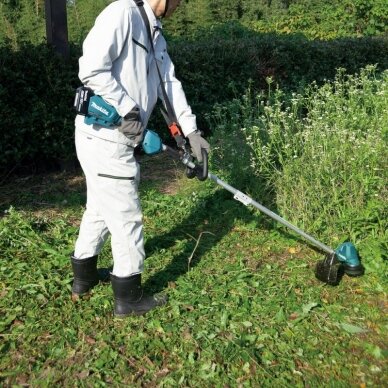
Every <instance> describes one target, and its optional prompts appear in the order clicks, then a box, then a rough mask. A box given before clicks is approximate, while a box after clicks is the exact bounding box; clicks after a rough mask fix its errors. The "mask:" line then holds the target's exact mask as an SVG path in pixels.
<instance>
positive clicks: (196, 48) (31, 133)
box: [0, 26, 388, 174]
mask: <svg viewBox="0 0 388 388" xmlns="http://www.w3.org/2000/svg"><path fill="white" fill-rule="evenodd" d="M71 52H72V55H71V58H70V59H69V60H68V61H64V60H62V59H61V58H60V57H59V56H57V55H56V54H54V53H53V52H52V51H51V50H50V49H49V48H47V47H46V46H45V45H39V46H32V45H24V46H22V47H20V49H19V50H18V51H14V50H13V49H12V48H11V47H10V46H7V45H4V46H2V47H0V106H1V128H2V129H1V131H2V136H1V138H0V173H1V174H4V173H6V172H8V171H9V170H10V169H11V168H14V166H15V165H16V166H18V165H27V164H34V165H39V166H41V165H42V163H43V164H45V165H46V166H47V165H50V164H52V163H56V162H57V161H58V160H63V159H72V158H74V156H75V149H74V144H73V131H74V125H73V122H74V112H73V109H72V105H73V96H74V90H75V88H76V87H77V86H78V85H79V81H78V78H77V73H78V57H79V54H80V47H78V46H75V47H72V50H71ZM387 52H388V39H387V38H385V37H380V38H377V37H376V38H359V39H338V40H333V41H310V40H307V39H306V38H305V37H303V36H300V35H294V36H289V35H287V36H282V35H271V34H258V33H252V32H247V31H245V30H243V29H241V28H240V27H236V26H234V27H230V26H229V27H228V29H221V30H218V31H212V33H211V34H208V35H207V36H206V38H204V39H202V40H199V39H194V40H191V41H187V40H173V41H171V43H170V54H171V56H172V58H173V59H174V62H175V66H176V71H177V75H178V77H179V78H180V79H181V80H182V82H183V85H184V88H185V90H186V94H187V97H188V100H189V102H190V104H191V105H192V108H193V110H194V112H195V113H196V114H197V117H198V122H199V126H200V127H201V128H204V129H206V127H207V120H206V115H207V114H209V112H211V110H212V107H213V105H214V104H215V103H220V102H223V101H227V100H230V99H232V98H235V97H236V96H238V95H240V94H242V93H243V92H244V91H245V90H246V87H247V85H248V84H249V83H251V84H253V85H254V87H255V88H256V89H267V85H266V79H268V77H272V78H273V79H274V81H275V82H276V83H278V84H279V85H280V86H282V87H283V88H286V89H287V90H289V91H292V90H296V89H297V88H299V87H300V86H301V85H303V84H306V83H309V82H311V81H313V80H316V81H318V82H323V81H324V79H332V78H333V77H334V75H335V73H336V69H337V68H338V67H343V68H345V69H347V71H348V72H349V73H355V72H357V71H358V70H359V69H360V68H362V67H365V66H366V65H367V64H378V69H380V70H383V69H386V68H388V57H387V55H386V53H387ZM160 126H163V127H164V123H163V120H162V119H161V118H160V116H159V115H157V114H156V115H154V118H153V119H152V122H151V123H150V125H149V127H150V128H160Z"/></svg>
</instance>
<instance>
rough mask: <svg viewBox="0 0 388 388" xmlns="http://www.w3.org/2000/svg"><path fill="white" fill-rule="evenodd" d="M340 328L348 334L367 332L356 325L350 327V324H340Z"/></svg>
mask: <svg viewBox="0 0 388 388" xmlns="http://www.w3.org/2000/svg"><path fill="white" fill-rule="evenodd" d="M340 326H341V328H342V329H344V330H345V331H346V332H347V333H350V334H358V333H365V332H366V331H367V330H366V329H364V328H362V327H360V326H356V325H351V324H350V323H343V322H342V323H340Z"/></svg>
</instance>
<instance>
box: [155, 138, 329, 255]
mask: <svg viewBox="0 0 388 388" xmlns="http://www.w3.org/2000/svg"><path fill="white" fill-rule="evenodd" d="M163 150H164V151H169V152H170V153H172V154H174V155H175V156H179V158H180V159H181V161H182V163H183V164H184V165H185V166H187V167H189V168H192V169H194V168H195V167H196V165H195V164H194V163H193V162H191V161H190V160H189V159H187V158H186V157H185V156H183V157H182V155H180V154H179V152H178V151H176V150H174V149H173V148H171V147H168V146H166V145H164V144H163ZM208 178H209V179H211V180H212V181H214V182H216V183H217V184H218V185H220V186H221V187H223V188H224V189H226V190H228V191H229V192H230V193H232V194H233V196H234V199H236V200H237V201H240V202H241V203H243V204H244V205H245V206H248V205H252V206H254V207H255V208H257V209H259V210H260V211H261V212H263V213H264V214H266V215H267V216H269V217H271V218H272V219H274V220H275V221H278V222H280V223H281V224H283V225H284V226H286V227H287V228H290V229H292V230H293V231H294V232H296V233H298V234H299V235H301V236H302V237H304V238H305V239H306V240H308V241H310V242H311V243H312V244H313V245H315V246H317V247H318V248H321V249H322V250H323V251H325V252H327V253H329V254H335V251H334V249H332V248H330V247H329V246H327V245H325V244H323V243H321V242H320V241H318V240H316V239H315V238H314V237H312V236H310V235H308V234H307V233H305V232H303V230H301V229H299V228H297V227H296V226H295V225H292V224H291V223H289V222H288V221H286V220H285V219H284V218H282V217H280V216H278V215H277V214H276V213H274V212H272V211H271V210H269V209H267V208H266V207H264V206H263V205H261V204H260V203H258V202H256V201H255V200H253V199H252V198H251V197H249V196H248V195H246V194H244V193H242V192H241V191H239V190H237V189H235V188H234V187H232V186H231V185H229V184H227V183H226V182H224V181H223V180H221V179H220V178H218V177H217V176H216V175H213V174H211V173H210V172H209V173H208Z"/></svg>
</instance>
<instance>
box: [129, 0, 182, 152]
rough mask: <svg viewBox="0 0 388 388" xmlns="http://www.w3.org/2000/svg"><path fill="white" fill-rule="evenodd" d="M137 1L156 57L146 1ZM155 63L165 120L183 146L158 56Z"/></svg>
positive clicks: (179, 143) (180, 145)
mask: <svg viewBox="0 0 388 388" xmlns="http://www.w3.org/2000/svg"><path fill="white" fill-rule="evenodd" d="M135 3H136V5H137V6H138V8H139V11H140V14H141V16H142V18H143V21H144V24H145V26H146V29H147V35H148V39H149V41H150V45H151V52H152V54H153V56H154V57H155V48H154V42H153V39H152V34H151V27H150V22H149V20H148V16H147V13H146V11H145V9H144V3H143V1H142V0H135ZM155 65H156V69H157V72H158V76H159V80H160V88H161V90H162V94H163V100H164V105H165V106H166V110H167V112H164V111H163V110H162V113H163V116H164V118H165V120H166V121H167V125H168V128H169V129H170V133H171V135H172V136H173V137H174V139H175V140H176V142H177V144H178V146H179V147H183V146H184V144H185V141H184V139H183V136H182V132H181V130H180V127H179V124H178V120H177V118H176V115H175V112H174V109H173V107H172V105H171V102H170V99H169V98H168V95H167V92H166V88H165V87H164V82H163V79H162V75H161V74H160V69H159V66H158V62H157V60H156V58H155Z"/></svg>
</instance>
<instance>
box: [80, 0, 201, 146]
mask: <svg viewBox="0 0 388 388" xmlns="http://www.w3.org/2000/svg"><path fill="white" fill-rule="evenodd" d="M144 9H145V11H146V13H147V16H148V19H149V22H150V27H151V30H152V31H151V34H152V36H153V44H154V50H155V57H156V58H155V57H154V55H153V54H152V51H151V47H150V45H151V43H150V41H149V35H148V33H147V27H146V25H145V23H144V21H143V19H142V16H141V13H140V10H139V9H138V6H137V5H136V4H135V2H134V1H133V0H118V1H115V2H113V3H112V4H110V5H109V6H107V7H106V8H105V9H104V10H103V11H102V12H101V14H100V15H99V16H98V17H97V19H96V21H95V24H94V26H93V28H92V29H91V30H90V32H89V34H88V35H87V37H86V39H85V41H84V43H83V55H82V57H81V58H80V59H79V78H80V80H81V82H82V83H83V84H84V85H85V86H87V87H89V88H91V89H92V90H93V91H94V93H95V94H97V95H100V96H101V97H103V98H104V99H105V100H106V101H107V102H109V103H110V104H111V105H113V106H114V107H115V108H116V110H117V111H118V113H119V114H120V116H122V117H123V116H125V115H126V114H127V113H128V112H130V111H131V110H132V109H133V108H134V107H135V106H137V107H138V108H139V109H140V116H141V119H142V123H143V124H144V126H145V127H146V125H147V123H148V120H149V118H150V115H151V113H152V110H153V108H154V106H155V104H156V102H157V99H158V97H159V98H161V99H162V97H163V95H162V91H161V88H160V79H159V76H158V73H157V68H156V62H155V60H156V61H157V63H158V66H159V69H160V72H161V75H162V79H163V82H164V85H165V89H166V92H167V95H168V97H169V99H170V102H171V104H172V106H173V109H174V111H175V115H176V117H177V119H178V122H179V124H180V126H181V128H182V131H183V133H184V135H185V136H187V135H188V134H190V133H191V132H193V131H195V130H196V129H197V126H196V118H195V115H194V114H193V113H192V111H191V108H190V106H189V105H188V103H187V101H186V96H185V93H184V91H183V88H182V85H181V83H180V81H178V80H177V79H176V77H175V70H174V65H173V63H172V61H171V59H170V57H169V55H168V53H167V45H166V41H165V39H164V37H163V35H162V34H161V23H160V21H159V20H158V19H157V18H156V17H155V15H154V13H153V11H152V9H151V7H150V5H149V4H148V2H147V1H144ZM83 121H84V116H80V115H78V116H77V118H76V127H77V129H79V130H82V131H83V132H87V133H88V134H90V135H93V136H97V137H100V138H103V139H106V140H111V141H115V142H119V143H123V144H130V143H131V142H130V141H129V140H128V139H127V137H126V136H125V135H123V134H122V133H121V132H120V131H118V129H117V127H113V128H105V127H101V126H99V125H87V124H85V123H84V122H83Z"/></svg>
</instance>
